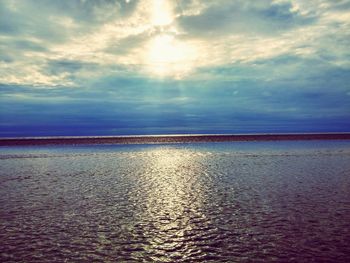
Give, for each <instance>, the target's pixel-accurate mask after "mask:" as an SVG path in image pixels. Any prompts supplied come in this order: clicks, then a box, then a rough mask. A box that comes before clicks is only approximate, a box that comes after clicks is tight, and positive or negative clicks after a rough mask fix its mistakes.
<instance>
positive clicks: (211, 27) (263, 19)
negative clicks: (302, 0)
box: [178, 0, 315, 36]
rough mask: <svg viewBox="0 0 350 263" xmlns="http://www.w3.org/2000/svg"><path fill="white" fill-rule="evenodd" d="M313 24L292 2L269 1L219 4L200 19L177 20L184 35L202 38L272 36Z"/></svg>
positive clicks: (209, 6) (183, 18)
mask: <svg viewBox="0 0 350 263" xmlns="http://www.w3.org/2000/svg"><path fill="white" fill-rule="evenodd" d="M314 21H315V18H314V17H305V16H303V15H301V14H300V13H299V12H298V11H296V10H293V5H292V3H291V2H274V1H270V0H263V1H251V0H249V1H217V2H215V4H210V5H208V6H207V8H206V9H205V10H204V11H203V12H201V13H200V14H198V15H182V16H180V17H179V19H178V22H179V24H180V25H181V27H182V28H183V29H184V30H185V31H187V32H188V33H190V34H194V35H202V36H210V35H229V34H254V35H255V34H257V35H261V34H263V35H264V34H267V35H273V34H276V33H279V32H283V31H285V30H288V29H290V28H292V27H295V26H301V25H305V24H310V23H312V22H314Z"/></svg>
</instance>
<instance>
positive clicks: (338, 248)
mask: <svg viewBox="0 0 350 263" xmlns="http://www.w3.org/2000/svg"><path fill="white" fill-rule="evenodd" d="M0 150H1V154H0V165H1V176H0V252H1V254H0V261H1V262H11V261H12V262H63V261H65V262H238V261H239V262H261V261H267V262H271V261H277V262H346V261H348V262H349V260H350V142H349V141H337V142H327V141H310V142H260V143H259V142H240V143H238V142H236V143H234V142H233V143H218V144H183V145H143V146H142V145H137V146H136V145H130V146H121V145H120V146H79V147H73V146H61V147H60V146H55V147H24V148H20V147H9V148H6V147H3V148H1V149H0Z"/></svg>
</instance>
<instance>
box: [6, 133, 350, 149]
mask: <svg viewBox="0 0 350 263" xmlns="http://www.w3.org/2000/svg"><path fill="white" fill-rule="evenodd" d="M292 140H350V133H288V134H186V135H185V134H180V135H133V136H86V137H83V136H76V137H73V136H72V137H67V136H62V137H24V138H0V146H26V145H28V146H30V145H84V144H161V143H197V142H198V143H200V142H230V141H292Z"/></svg>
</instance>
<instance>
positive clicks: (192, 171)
mask: <svg viewBox="0 0 350 263" xmlns="http://www.w3.org/2000/svg"><path fill="white" fill-rule="evenodd" d="M149 155H150V159H151V160H152V161H151V162H150V163H149V165H148V168H147V169H146V170H145V171H144V174H143V176H144V178H143V179H142V180H145V181H148V182H151V183H150V185H149V189H148V190H147V191H145V192H144V193H142V198H143V199H144V203H145V204H146V205H145V208H144V209H143V211H142V215H141V216H140V218H142V220H145V219H147V221H148V222H147V223H146V224H145V225H146V226H147V228H146V229H144V231H145V232H146V234H145V236H147V237H148V242H147V243H148V246H147V247H145V250H146V251H149V253H150V254H154V253H158V252H159V253H160V254H162V253H164V251H165V252H167V253H172V252H173V251H177V252H176V253H180V252H181V251H182V252H183V253H185V252H186V251H188V250H189V249H191V246H193V245H194V244H193V242H192V241H191V238H190V235H191V231H193V229H196V227H197V226H196V224H197V223H198V222H200V224H201V225H205V224H206V218H205V215H204V214H203V213H202V212H201V211H202V210H203V208H202V205H203V204H202V202H203V201H204V194H205V193H204V188H203V186H202V185H201V183H200V176H201V174H199V171H200V168H199V167H196V166H198V165H200V164H199V162H198V161H200V158H201V156H200V155H195V154H193V153H191V152H188V151H186V150H178V149H174V148H172V149H167V148H161V149H157V150H153V151H151V152H150V153H149ZM173 256H176V255H173ZM179 256H180V255H179ZM182 256H183V255H182Z"/></svg>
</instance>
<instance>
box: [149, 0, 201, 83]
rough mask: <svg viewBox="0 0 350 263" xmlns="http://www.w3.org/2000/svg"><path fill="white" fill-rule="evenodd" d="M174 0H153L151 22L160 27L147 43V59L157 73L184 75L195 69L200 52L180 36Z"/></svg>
mask: <svg viewBox="0 0 350 263" xmlns="http://www.w3.org/2000/svg"><path fill="white" fill-rule="evenodd" d="M171 3H173V2H171V1H164V0H153V1H152V5H151V9H150V10H151V13H150V14H151V16H150V17H151V21H150V22H151V24H152V25H153V26H154V27H155V28H157V33H156V34H155V35H153V36H152V37H151V39H150V40H149V41H148V42H147V44H146V48H145V50H144V54H145V55H144V60H145V64H146V66H147V71H148V72H149V73H151V74H153V75H157V76H161V77H166V76H171V77H175V78H181V77H182V76H184V75H186V74H188V72H190V71H191V70H192V68H193V66H194V61H195V58H196V55H197V52H196V49H195V46H194V45H192V44H191V43H190V42H189V41H184V40H182V39H180V34H179V32H178V30H177V29H176V27H175V26H174V25H173V24H172V23H173V21H174V17H175V15H174V12H173V10H174V8H173V6H172V5H171Z"/></svg>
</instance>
